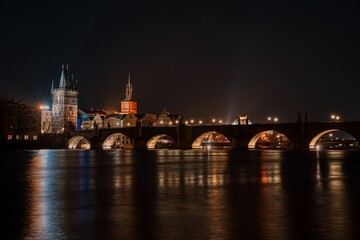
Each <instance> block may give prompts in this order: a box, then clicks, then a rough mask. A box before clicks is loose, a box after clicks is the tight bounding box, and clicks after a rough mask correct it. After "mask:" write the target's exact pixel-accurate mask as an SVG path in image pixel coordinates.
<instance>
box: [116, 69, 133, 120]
mask: <svg viewBox="0 0 360 240" xmlns="http://www.w3.org/2000/svg"><path fill="white" fill-rule="evenodd" d="M132 95H133V88H132V84H131V82H130V74H129V76H128V83H127V84H126V91H125V99H124V101H121V106H120V107H121V114H129V113H133V114H137V102H136V101H134V100H133V96H132Z"/></svg>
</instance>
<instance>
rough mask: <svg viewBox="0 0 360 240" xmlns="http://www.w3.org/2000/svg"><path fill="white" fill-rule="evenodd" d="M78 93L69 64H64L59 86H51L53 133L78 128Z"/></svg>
mask: <svg viewBox="0 0 360 240" xmlns="http://www.w3.org/2000/svg"><path fill="white" fill-rule="evenodd" d="M78 95H79V90H78V87H77V81H75V80H74V77H73V75H72V74H70V73H69V66H68V65H66V68H65V67H64V65H62V70H61V77H60V82H59V87H58V88H54V85H52V87H51V97H52V131H53V133H62V132H64V130H65V128H70V129H71V128H73V129H76V128H77V112H78Z"/></svg>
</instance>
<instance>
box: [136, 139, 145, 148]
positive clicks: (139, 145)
mask: <svg viewBox="0 0 360 240" xmlns="http://www.w3.org/2000/svg"><path fill="white" fill-rule="evenodd" d="M133 146H134V149H146V141H145V140H144V139H142V138H134V139H133Z"/></svg>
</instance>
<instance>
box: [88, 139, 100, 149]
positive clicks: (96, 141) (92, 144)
mask: <svg viewBox="0 0 360 240" xmlns="http://www.w3.org/2000/svg"><path fill="white" fill-rule="evenodd" d="M90 148H91V149H93V150H99V149H102V141H101V138H100V137H97V136H94V137H92V138H91V140H90Z"/></svg>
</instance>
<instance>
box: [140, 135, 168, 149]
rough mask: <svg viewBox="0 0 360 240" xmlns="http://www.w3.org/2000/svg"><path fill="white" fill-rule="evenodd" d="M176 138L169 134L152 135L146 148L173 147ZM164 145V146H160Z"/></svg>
mask: <svg viewBox="0 0 360 240" xmlns="http://www.w3.org/2000/svg"><path fill="white" fill-rule="evenodd" d="M174 142H175V141H174V139H173V138H172V137H171V136H169V135H167V134H158V135H155V136H153V137H151V138H150V139H149V140H148V141H147V143H146V148H148V149H155V148H172V147H173V146H174ZM159 145H160V146H163V147H159Z"/></svg>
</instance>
